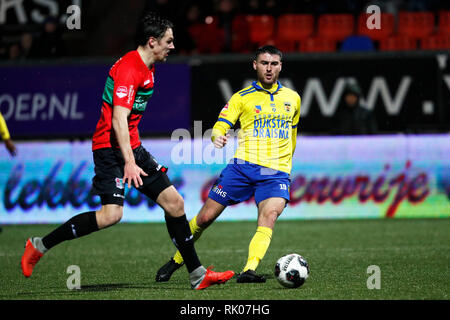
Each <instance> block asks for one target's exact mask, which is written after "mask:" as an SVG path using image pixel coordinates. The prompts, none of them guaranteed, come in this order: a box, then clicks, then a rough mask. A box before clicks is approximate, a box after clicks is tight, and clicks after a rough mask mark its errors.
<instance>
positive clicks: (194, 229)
mask: <svg viewBox="0 0 450 320" xmlns="http://www.w3.org/2000/svg"><path fill="white" fill-rule="evenodd" d="M189 228H190V229H191V233H192V235H193V236H194V241H197V239H198V238H200V235H201V234H202V232H203V230H204V229H203V228H200V227H199V226H198V225H197V216H195V217H194V218H192V220H191V221H189ZM173 260H175V262H176V263H178V264H182V263H183V261H184V260H183V257H182V256H181V253H180V251H177V252H176V253H175V255H174V256H173Z"/></svg>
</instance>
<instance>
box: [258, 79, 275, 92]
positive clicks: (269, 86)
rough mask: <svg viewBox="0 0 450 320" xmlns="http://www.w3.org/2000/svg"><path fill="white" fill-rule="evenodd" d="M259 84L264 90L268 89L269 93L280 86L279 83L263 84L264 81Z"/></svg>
mask: <svg viewBox="0 0 450 320" xmlns="http://www.w3.org/2000/svg"><path fill="white" fill-rule="evenodd" d="M258 84H259V85H260V86H261V87H262V88H263V89H266V90H268V91H271V90H272V89H274V88H275V87H276V86H277V85H278V83H277V82H275V83H271V84H269V83H263V82H262V81H258Z"/></svg>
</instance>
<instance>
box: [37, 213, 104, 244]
mask: <svg viewBox="0 0 450 320" xmlns="http://www.w3.org/2000/svg"><path fill="white" fill-rule="evenodd" d="M94 231H98V225H97V218H96V217H95V211H89V212H84V213H80V214H79V215H76V216H74V217H72V218H70V219H69V220H68V221H67V222H65V223H64V224H62V225H60V226H59V227H58V228H56V229H55V230H53V231H52V232H50V233H49V234H48V235H46V236H45V237H43V238H42V244H43V245H44V247H45V248H47V249H50V248H52V247H54V246H56V245H57V244H58V243H61V242H63V241H66V240H72V239H75V238H80V237H82V236H85V235H88V234H90V233H91V232H94Z"/></svg>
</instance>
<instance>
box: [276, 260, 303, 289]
mask: <svg viewBox="0 0 450 320" xmlns="http://www.w3.org/2000/svg"><path fill="white" fill-rule="evenodd" d="M308 276H309V265H308V262H307V261H306V260H305V258H303V257H302V256H301V255H299V254H296V253H291V254H287V255H285V256H282V257H281V258H280V259H278V261H277V263H276V264H275V277H276V278H277V280H278V282H279V283H281V285H282V286H284V287H286V288H298V287H300V286H301V285H302V284H303V283H305V280H306V279H307V278H308Z"/></svg>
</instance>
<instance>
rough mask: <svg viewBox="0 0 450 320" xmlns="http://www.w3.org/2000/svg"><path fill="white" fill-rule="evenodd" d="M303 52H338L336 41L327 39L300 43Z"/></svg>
mask: <svg viewBox="0 0 450 320" xmlns="http://www.w3.org/2000/svg"><path fill="white" fill-rule="evenodd" d="M300 51H301V52H333V51H336V41H334V40H331V39H326V38H319V37H313V38H307V39H305V40H302V41H300Z"/></svg>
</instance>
